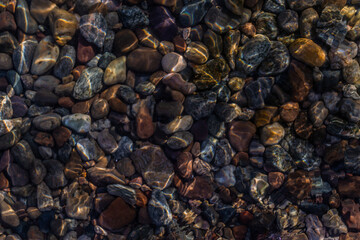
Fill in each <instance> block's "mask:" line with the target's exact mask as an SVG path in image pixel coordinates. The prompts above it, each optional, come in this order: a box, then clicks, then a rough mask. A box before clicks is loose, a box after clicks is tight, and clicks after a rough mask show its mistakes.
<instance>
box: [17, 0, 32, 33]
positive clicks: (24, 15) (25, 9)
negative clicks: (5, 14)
mask: <svg viewBox="0 0 360 240" xmlns="http://www.w3.org/2000/svg"><path fill="white" fill-rule="evenodd" d="M15 18H16V23H17V26H18V27H19V28H20V29H21V30H22V31H24V32H25V33H27V34H34V33H35V32H36V30H38V24H37V22H36V20H35V19H34V18H33V17H32V16H31V14H30V11H29V6H28V4H27V2H26V0H18V1H17V4H16V12H15Z"/></svg>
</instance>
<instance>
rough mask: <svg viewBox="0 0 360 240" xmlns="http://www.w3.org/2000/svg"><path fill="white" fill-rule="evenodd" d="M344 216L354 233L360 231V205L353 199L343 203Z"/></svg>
mask: <svg viewBox="0 0 360 240" xmlns="http://www.w3.org/2000/svg"><path fill="white" fill-rule="evenodd" d="M341 207H342V210H341V212H342V216H343V218H344V219H345V222H346V225H347V227H348V228H349V229H351V230H353V231H359V230H360V205H359V204H358V203H355V202H354V200H353V199H345V200H343V201H342V202H341Z"/></svg>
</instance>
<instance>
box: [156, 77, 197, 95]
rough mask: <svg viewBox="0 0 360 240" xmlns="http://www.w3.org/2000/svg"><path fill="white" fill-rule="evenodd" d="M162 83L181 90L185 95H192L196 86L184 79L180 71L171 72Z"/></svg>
mask: <svg viewBox="0 0 360 240" xmlns="http://www.w3.org/2000/svg"><path fill="white" fill-rule="evenodd" d="M161 81H162V83H164V84H165V85H167V86H169V87H170V88H172V89H174V90H177V91H180V92H181V93H183V94H184V95H190V94H192V93H194V92H195V90H196V86H195V84H193V83H189V82H187V81H185V80H184V79H183V77H182V76H181V74H179V73H169V74H167V75H165V76H164V77H163V78H162V80H161Z"/></svg>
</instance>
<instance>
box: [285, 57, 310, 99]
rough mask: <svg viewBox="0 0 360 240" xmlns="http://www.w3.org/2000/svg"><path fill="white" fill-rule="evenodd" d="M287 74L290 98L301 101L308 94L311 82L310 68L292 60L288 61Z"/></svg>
mask: <svg viewBox="0 0 360 240" xmlns="http://www.w3.org/2000/svg"><path fill="white" fill-rule="evenodd" d="M288 76H289V80H290V84H291V87H292V94H291V95H292V99H293V100H294V101H296V102H301V101H303V100H304V99H305V98H306V97H307V95H308V94H309V92H310V89H311V88H312V84H313V76H312V70H311V68H310V67H308V66H306V65H305V64H303V63H301V62H299V61H296V60H293V61H291V63H290V67H289V72H288Z"/></svg>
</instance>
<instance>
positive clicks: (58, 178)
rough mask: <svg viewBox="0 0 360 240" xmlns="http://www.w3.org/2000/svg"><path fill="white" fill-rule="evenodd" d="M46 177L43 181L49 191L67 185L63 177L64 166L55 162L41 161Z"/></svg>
mask: <svg viewBox="0 0 360 240" xmlns="http://www.w3.org/2000/svg"><path fill="white" fill-rule="evenodd" d="M43 163H44V165H45V167H46V169H47V175H46V177H45V179H44V181H45V183H46V185H48V186H49V187H50V188H51V189H56V188H60V187H64V186H65V185H66V184H67V179H66V178H65V175H64V166H63V165H62V164H61V162H59V161H57V160H46V161H43Z"/></svg>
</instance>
